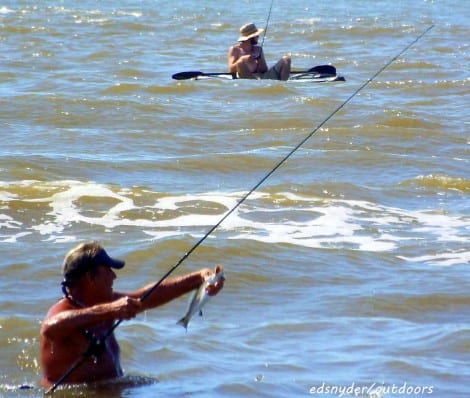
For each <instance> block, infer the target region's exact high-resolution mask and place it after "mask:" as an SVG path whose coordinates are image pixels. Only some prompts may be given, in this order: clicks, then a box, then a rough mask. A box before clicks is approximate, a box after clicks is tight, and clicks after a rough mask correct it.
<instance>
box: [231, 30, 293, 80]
mask: <svg viewBox="0 0 470 398" xmlns="http://www.w3.org/2000/svg"><path fill="white" fill-rule="evenodd" d="M262 32H264V29H257V28H256V26H255V24H253V23H249V24H246V25H243V26H242V27H241V28H240V37H239V38H238V43H237V44H235V45H233V46H232V47H230V49H229V50H228V70H229V72H230V73H234V74H236V76H237V77H238V78H241V79H273V80H287V79H288V78H289V74H290V68H291V58H290V57H289V56H287V55H285V56H283V57H282V58H281V59H280V60H279V61H277V63H276V64H275V65H274V66H272V67H271V68H268V65H267V63H266V59H265V58H264V52H263V47H261V46H259V45H258V38H259V35H260V34H261V33H262Z"/></svg>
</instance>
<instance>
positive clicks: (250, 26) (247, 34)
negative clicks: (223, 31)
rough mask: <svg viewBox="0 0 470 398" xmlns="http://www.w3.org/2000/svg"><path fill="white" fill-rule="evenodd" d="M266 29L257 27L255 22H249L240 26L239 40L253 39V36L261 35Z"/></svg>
mask: <svg viewBox="0 0 470 398" xmlns="http://www.w3.org/2000/svg"><path fill="white" fill-rule="evenodd" d="M263 32H264V29H257V28H256V26H255V24H254V23H247V24H246V25H243V26H242V27H241V28H240V37H239V38H238V41H245V40H248V39H251V38H252V37H256V36H259V35H260V33H263Z"/></svg>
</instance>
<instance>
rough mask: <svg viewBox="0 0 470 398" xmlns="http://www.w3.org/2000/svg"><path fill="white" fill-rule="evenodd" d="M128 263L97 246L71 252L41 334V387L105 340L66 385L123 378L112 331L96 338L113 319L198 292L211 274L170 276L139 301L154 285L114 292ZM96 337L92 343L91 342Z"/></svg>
mask: <svg viewBox="0 0 470 398" xmlns="http://www.w3.org/2000/svg"><path fill="white" fill-rule="evenodd" d="M122 267H124V261H121V260H117V259H113V258H111V257H109V256H108V254H107V253H106V251H105V250H104V249H103V248H102V247H101V246H100V245H99V244H98V243H96V242H89V243H82V244H80V245H78V246H77V247H75V248H74V249H72V250H71V251H70V252H69V253H68V254H67V255H66V256H65V260H64V264H63V274H64V280H63V282H62V291H63V293H64V297H63V298H62V299H60V300H59V301H58V302H57V303H56V304H54V305H53V306H52V307H51V308H50V309H49V312H48V313H47V316H46V318H45V319H44V321H43V322H42V326H41V332H40V360H41V367H42V379H41V385H42V386H44V387H51V386H52V385H53V384H54V383H55V382H57V381H58V380H59V379H60V378H61V377H62V376H64V374H65V373H66V372H67V371H68V370H69V369H70V367H71V366H72V365H73V364H74V363H75V362H76V361H77V360H79V359H80V358H82V357H83V356H84V353H85V352H86V351H87V350H88V349H89V348H90V347H94V346H90V341H95V342H96V341H102V344H100V345H98V347H96V349H94V350H93V351H92V352H91V355H90V356H88V357H87V359H86V360H85V361H84V363H82V364H81V365H80V366H78V367H77V368H76V369H75V370H74V371H73V372H72V373H71V374H70V375H69V376H68V377H67V378H66V379H65V380H64V382H65V383H82V382H94V381H100V380H105V379H111V378H115V377H120V376H122V375H123V372H122V368H121V364H120V358H119V345H118V343H117V341H116V338H115V336H114V333H111V334H110V335H109V337H107V338H106V339H102V340H96V339H99V338H100V337H103V335H104V334H105V333H106V332H107V331H109V329H110V327H112V325H113V324H114V322H115V321H117V320H119V319H131V318H134V317H135V316H136V315H137V314H138V313H140V312H142V311H145V310H147V309H150V308H154V307H158V306H160V305H163V304H165V303H167V302H169V301H171V300H173V299H175V298H177V297H179V296H181V295H183V294H185V293H188V292H190V291H191V290H194V289H197V288H198V287H199V286H200V285H201V283H203V282H204V280H205V278H206V277H207V276H208V275H210V274H211V273H212V271H211V270H210V269H202V270H199V271H196V272H192V273H190V274H187V275H184V276H180V277H174V278H167V279H165V280H164V281H163V282H162V283H161V284H160V286H159V287H157V288H156V289H155V290H154V291H153V292H152V293H151V294H150V295H149V296H147V298H146V299H145V300H144V301H140V297H141V296H142V295H143V294H144V292H146V291H147V290H148V289H150V288H151V287H152V286H154V284H153V283H152V284H149V285H147V286H145V287H143V288H140V289H138V290H135V291H132V292H128V293H119V292H115V291H114V290H113V281H114V279H116V274H115V273H114V271H113V269H120V268H122ZM222 287H223V281H222V282H220V283H217V284H215V285H210V286H209V288H208V289H209V290H208V293H209V294H210V295H215V294H217V293H218V292H219V291H220V290H221V289H222ZM93 339H94V340H93Z"/></svg>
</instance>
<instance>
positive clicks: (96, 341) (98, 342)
mask: <svg viewBox="0 0 470 398" xmlns="http://www.w3.org/2000/svg"><path fill="white" fill-rule="evenodd" d="M271 7H272V3H271ZM269 13H270V14H271V10H270V12H269ZM268 20H269V18H268ZM432 28H434V25H431V26H429V27H428V28H427V29H426V30H425V31H424V32H423V33H421V34H420V35H419V36H418V37H417V38H416V39H415V40H413V41H412V42H411V43H410V44H409V45H407V46H406V47H405V48H404V49H403V50H402V51H400V53H398V54H397V55H396V56H395V57H393V58H392V59H391V60H390V61H388V62H387V63H386V64H385V65H384V66H383V67H382V68H380V69H379V70H378V71H377V72H376V73H375V74H374V75H373V76H372V77H370V78H369V79H367V80H366V82H365V83H363V84H362V85H361V86H360V87H359V88H358V89H357V90H356V91H354V92H353V93H352V94H351V95H350V96H349V97H348V98H347V99H346V100H345V101H344V102H343V103H342V104H341V105H339V106H338V107H337V108H336V109H335V110H334V111H333V112H332V113H330V115H329V116H328V117H327V118H326V119H324V120H323V121H322V122H321V123H320V124H319V125H317V127H315V129H314V130H313V131H312V132H310V133H309V134H308V135H307V136H306V137H305V138H304V139H302V140H301V141H300V142H299V143H298V144H297V145H296V146H295V147H294V149H292V150H291V151H290V152H289V153H288V154H287V155H286V156H284V158H283V159H281V160H280V161H279V162H278V163H277V164H276V165H275V166H274V167H273V168H272V169H271V170H270V171H269V172H268V173H267V174H266V175H265V176H264V177H263V178H262V179H261V180H260V181H259V182H258V183H257V184H256V185H255V186H253V188H251V189H250V190H249V191H248V193H246V194H245V195H244V196H243V197H242V198H241V199H240V200H239V201H238V202H237V203H236V204H235V206H233V207H232V208H231V209H230V210H229V211H228V212H227V213H226V214H225V215H224V216H223V217H222V218H221V219H220V220H219V221H218V222H217V223H216V224H215V225H214V226H212V227H211V228H210V229H209V230H208V231H207V232H206V233H205V234H204V236H203V237H202V238H201V239H199V240H198V241H197V242H196V244H194V245H193V247H192V248H191V249H190V250H189V251H187V252H186V253H185V254H184V255H183V256H182V257H181V258H180V260H179V261H178V262H177V263H176V264H175V265H174V266H173V267H171V268H170V269H169V270H168V271H167V272H166V273H165V275H163V276H162V277H161V278H160V280H159V281H158V282H156V283H155V284H154V285H152V287H151V288H150V289H149V290H147V291H146V292H145V293H144V294H142V296H141V297H140V300H141V301H144V300H145V299H146V298H147V297H148V296H150V295H151V294H152V293H153V292H154V291H155V289H157V288H158V287H159V286H160V285H161V284H162V282H163V281H164V280H165V279H166V278H168V277H169V276H170V275H171V274H172V273H173V272H174V271H175V270H176V269H177V268H178V267H179V266H180V265H181V264H182V263H183V262H184V261H185V260H186V259H187V258H188V257H189V256H190V255H191V254H192V253H193V252H194V251H195V250H196V249H197V248H198V247H199V246H200V245H201V244H202V243H203V242H204V241H205V240H206V239H207V238H208V237H209V235H211V234H212V232H214V231H215V230H216V229H217V228H218V227H219V226H220V225H221V224H222V223H223V222H224V221H225V220H226V219H227V218H228V217H229V216H230V215H231V214H232V213H233V212H234V211H235V210H236V209H238V208H239V207H240V206H241V204H242V203H244V202H245V200H246V199H248V197H249V196H250V195H251V194H252V193H253V192H255V191H256V190H257V189H258V188H259V187H260V186H261V185H262V184H263V183H264V182H265V181H266V180H267V179H268V178H269V177H270V176H271V175H272V174H273V173H274V172H275V171H276V170H277V169H279V167H281V166H282V165H283V164H284V163H285V162H286V161H287V159H289V158H290V157H291V156H292V155H293V154H294V153H295V152H296V151H297V150H298V149H299V148H300V147H301V146H302V145H303V144H305V142H306V141H307V140H309V139H310V138H311V137H312V136H313V135H314V134H315V133H316V132H317V131H318V130H319V129H320V128H321V127H323V126H324V125H325V123H327V122H328V121H329V120H330V119H331V118H332V117H333V116H335V115H336V114H337V113H338V112H339V111H340V110H341V109H343V108H344V107H345V105H346V104H348V103H349V102H350V101H351V100H352V99H353V98H354V97H355V96H356V95H357V94H358V93H359V92H360V91H361V90H362V89H364V87H366V86H367V85H368V84H369V83H370V82H372V81H373V80H374V79H375V78H376V77H377V76H378V75H379V74H380V73H382V72H383V71H384V70H385V69H387V68H388V67H389V66H390V64H392V63H393V62H394V61H395V60H396V59H397V58H399V57H400V56H401V55H402V54H404V53H405V52H406V51H407V50H408V49H409V48H410V47H411V46H413V45H414V44H415V43H417V42H418V41H419V40H420V39H421V38H422V37H423V36H424V35H425V34H426V33H428V32H429V31H430V30H431V29H432ZM121 322H122V319H119V320H118V321H116V322H115V323H114V325H113V326H111V327H110V328H109V329H108V331H107V332H106V333H105V334H104V335H103V336H101V337H99V338H97V337H94V338H93V339H92V341H91V342H90V345H89V347H88V349H87V350H86V351H85V352H84V353H83V355H82V356H81V357H80V358H78V359H77V361H76V362H75V363H73V364H72V366H71V367H70V368H69V369H68V370H67V372H65V374H64V375H63V376H62V377H61V378H60V379H59V380H58V381H57V382H56V383H55V384H54V385H53V386H52V387H50V388H49V389H48V390H47V391H46V392H45V394H49V393H51V392H53V391H54V390H55V389H56V388H57V387H59V386H60V385H61V384H62V383H63V382H64V381H65V379H66V378H67V377H68V376H69V375H70V374H71V373H73V372H74V371H75V369H77V368H78V367H79V366H80V365H82V364H83V363H84V362H85V361H86V360H87V359H88V358H89V357H90V356H92V355H93V354H94V353H96V352H97V350H99V349H100V347H101V346H102V345H103V344H104V342H105V340H106V339H107V338H108V337H109V336H110V335H111V334H112V333H113V332H114V330H115V329H116V328H117V327H118V326H119V325H120V324H121Z"/></svg>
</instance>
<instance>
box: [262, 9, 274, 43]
mask: <svg viewBox="0 0 470 398" xmlns="http://www.w3.org/2000/svg"><path fill="white" fill-rule="evenodd" d="M273 4H274V0H271V7H269V14H268V19H267V20H266V28H265V29H264V34H263V40H261V47H263V44H264V38H265V37H266V32H267V31H268V25H269V19H270V18H271V11H272V9H273Z"/></svg>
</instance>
